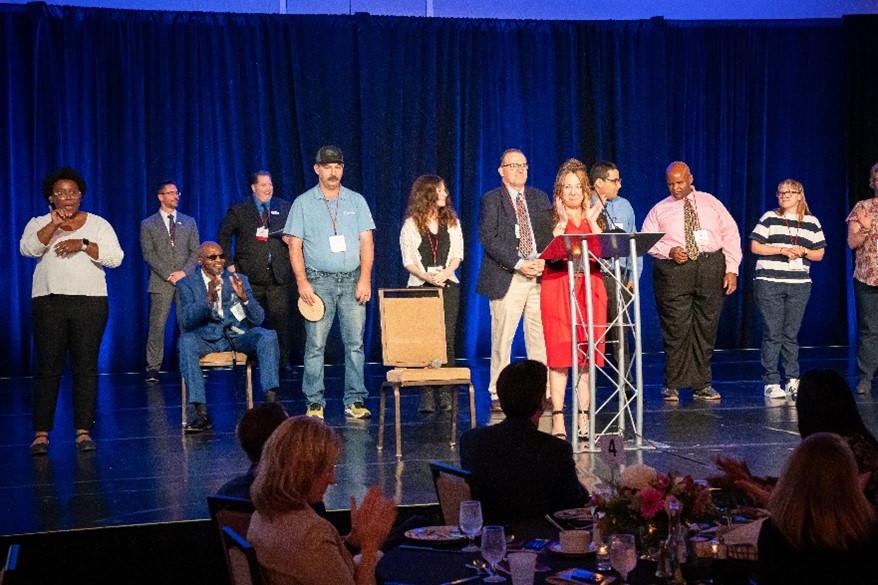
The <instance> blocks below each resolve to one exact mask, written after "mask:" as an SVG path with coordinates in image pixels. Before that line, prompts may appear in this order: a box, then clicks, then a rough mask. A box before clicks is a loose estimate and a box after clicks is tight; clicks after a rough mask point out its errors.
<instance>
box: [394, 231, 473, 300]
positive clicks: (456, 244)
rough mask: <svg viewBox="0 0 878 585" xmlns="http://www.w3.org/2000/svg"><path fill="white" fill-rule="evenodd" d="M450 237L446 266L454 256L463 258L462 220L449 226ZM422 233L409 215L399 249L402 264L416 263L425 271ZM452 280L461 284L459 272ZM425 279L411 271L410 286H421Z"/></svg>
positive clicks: (400, 237) (401, 234)
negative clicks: (422, 256)
mask: <svg viewBox="0 0 878 585" xmlns="http://www.w3.org/2000/svg"><path fill="white" fill-rule="evenodd" d="M448 237H449V238H450V239H451V245H450V246H449V247H448V258H446V259H445V263H444V264H443V265H444V266H448V264H449V263H450V262H451V260H452V258H460V259H461V260H463V230H462V229H461V228H460V221H459V220H458V222H457V225H455V226H448ZM421 240H422V238H421V233H420V232H419V231H418V226H417V225H416V224H415V220H414V218H411V217H409V218H408V219H406V220H405V222H404V223H403V224H402V230H401V231H400V232H399V249H400V250H401V251H402V265H403V266H408V265H410V264H414V265H415V266H417V268H418V269H419V270H421V271H423V272H426V271H427V269H426V268H425V267H424V262H423V260H422V259H421V254H420V253H419V252H418V248H420V247H421ZM450 280H452V281H454V282H456V283H458V284H460V281H459V280H458V279H457V274H452V275H451V278H450ZM422 284H424V281H423V280H421V279H420V278H418V277H417V276H415V275H414V274H412V273H411V272H409V280H408V286H421V285H422Z"/></svg>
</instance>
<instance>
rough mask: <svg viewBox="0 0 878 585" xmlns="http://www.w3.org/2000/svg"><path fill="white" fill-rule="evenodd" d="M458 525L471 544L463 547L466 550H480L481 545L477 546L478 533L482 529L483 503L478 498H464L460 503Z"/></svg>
mask: <svg viewBox="0 0 878 585" xmlns="http://www.w3.org/2000/svg"><path fill="white" fill-rule="evenodd" d="M457 522H458V525H459V526H460V531H461V532H463V533H464V534H466V535H467V537H468V538H469V544H468V545H467V546H466V547H465V548H464V549H462V550H463V551H464V552H478V551H479V547H477V546H476V542H475V539H476V535H478V533H479V530H481V529H482V505H481V504H480V503H479V501H478V500H464V501H462V502H461V503H460V512H459V513H458V520H457Z"/></svg>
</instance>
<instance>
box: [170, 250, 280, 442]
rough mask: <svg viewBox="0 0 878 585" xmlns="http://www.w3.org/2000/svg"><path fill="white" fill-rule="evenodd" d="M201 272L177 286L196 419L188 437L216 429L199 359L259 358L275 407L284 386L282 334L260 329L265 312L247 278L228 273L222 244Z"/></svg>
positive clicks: (181, 345)
mask: <svg viewBox="0 0 878 585" xmlns="http://www.w3.org/2000/svg"><path fill="white" fill-rule="evenodd" d="M198 264H199V265H200V266H201V270H196V271H195V272H194V273H193V274H191V275H189V276H187V277H186V278H184V279H183V280H181V281H179V282H178V283H177V290H178V293H179V295H180V297H179V303H180V312H181V317H180V327H181V328H182V329H183V331H184V333H183V334H182V335H181V336H180V341H179V342H178V344H177V350H178V352H179V354H180V372H181V373H182V374H183V379H184V380H185V381H186V387H187V388H188V390H189V402H191V403H192V404H193V405H194V407H195V417H194V418H193V419H192V420H190V421H189V423H188V424H187V425H186V429H185V430H186V432H189V433H198V432H201V431H206V430H208V429H210V428H211V427H212V426H213V425H212V423H211V420H210V416H209V415H208V413H207V405H206V404H205V392H204V377H203V376H202V374H201V368H200V367H199V365H198V360H199V359H200V358H201V357H202V356H205V355H207V354H209V353H212V352H216V351H232V350H234V351H240V352H244V353H248V354H251V353H255V354H256V359H257V360H258V361H259V380H260V382H261V384H262V390H263V392H264V393H265V401H266V402H272V401H273V400H274V398H275V396H276V392H277V387H278V345H277V335H276V334H275V332H274V331H272V330H270V329H264V328H262V327H259V324H260V323H262V320H263V319H264V318H265V311H263V310H262V307H261V306H259V303H258V302H257V301H256V299H255V298H254V297H253V291H252V290H251V289H250V283H249V282H248V281H247V277H246V276H244V275H242V274H237V273H234V272H229V271H227V270H226V269H225V255H224V254H223V251H222V248H220V246H219V244H217V243H216V242H204V243H203V244H201V249H200V251H199V253H198Z"/></svg>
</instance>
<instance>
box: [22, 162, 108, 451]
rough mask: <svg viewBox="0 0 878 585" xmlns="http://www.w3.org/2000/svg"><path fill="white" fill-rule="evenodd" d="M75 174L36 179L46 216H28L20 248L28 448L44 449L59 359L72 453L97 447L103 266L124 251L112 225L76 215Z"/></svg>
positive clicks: (79, 181)
mask: <svg viewBox="0 0 878 585" xmlns="http://www.w3.org/2000/svg"><path fill="white" fill-rule="evenodd" d="M85 189H86V184H85V180H84V179H83V178H82V176H81V175H80V174H79V173H77V172H76V171H75V170H73V169H71V168H67V167H64V168H60V169H58V170H56V171H54V172H52V173H50V174H49V175H48V176H47V177H46V178H45V180H44V181H43V188H42V190H43V196H44V197H45V198H46V200H47V201H48V203H49V213H48V214H46V215H42V216H39V217H34V218H33V219H31V220H30V221H29V222H28V224H27V226H25V228H24V234H23V235H22V236H21V242H20V243H19V249H20V251H21V254H22V255H23V256H26V257H28V258H35V259H36V260H37V266H36V269H34V278H33V287H32V289H31V322H32V324H31V327H32V330H33V336H34V346H35V348H36V354H37V371H36V381H35V385H34V404H33V429H34V435H35V436H34V440H33V443H31V446H30V451H31V454H33V455H44V454H46V453H47V452H48V450H49V432H50V431H51V430H52V429H53V427H54V424H55V405H56V403H57V402H58V387H59V386H60V383H61V374H62V372H63V370H64V361H65V359H66V357H67V355H68V354H69V355H70V367H71V369H72V370H73V423H74V428H75V429H76V445H77V449H78V450H79V451H93V450H94V449H95V448H96V445H95V442H94V440H92V438H91V435H90V431H91V428H92V426H93V425H94V419H95V409H96V406H97V396H98V352H99V351H100V348H101V340H102V339H103V336H104V329H105V328H106V326H107V317H108V315H109V305H108V303H107V280H106V275H105V274H104V268H115V267H117V266H119V265H120V264H121V263H122V258H123V256H124V253H123V252H122V248H121V247H120V246H119V239H118V238H117V237H116V232H115V231H113V227H112V226H111V225H110V224H109V223H108V222H107V221H106V220H105V219H103V218H101V217H99V216H97V215H95V214H93V213H88V212H85V211H82V210H81V209H80V208H79V206H80V204H81V203H82V197H83V195H84V194H85Z"/></svg>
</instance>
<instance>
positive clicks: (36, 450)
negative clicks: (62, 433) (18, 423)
mask: <svg viewBox="0 0 878 585" xmlns="http://www.w3.org/2000/svg"><path fill="white" fill-rule="evenodd" d="M42 439H45V441H43V440H42ZM48 453H49V433H46V432H39V433H36V435H35V436H34V440H33V442H32V443H31V444H30V454H31V455H46V454H48Z"/></svg>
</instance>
